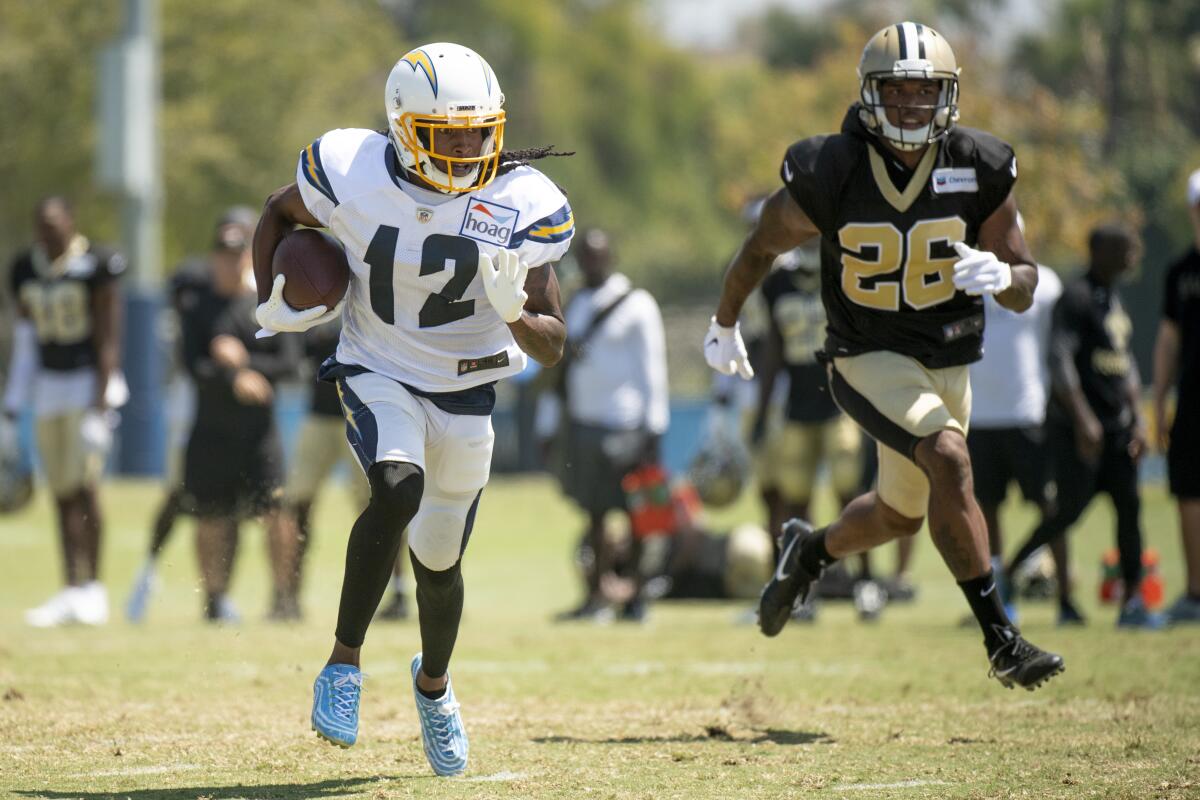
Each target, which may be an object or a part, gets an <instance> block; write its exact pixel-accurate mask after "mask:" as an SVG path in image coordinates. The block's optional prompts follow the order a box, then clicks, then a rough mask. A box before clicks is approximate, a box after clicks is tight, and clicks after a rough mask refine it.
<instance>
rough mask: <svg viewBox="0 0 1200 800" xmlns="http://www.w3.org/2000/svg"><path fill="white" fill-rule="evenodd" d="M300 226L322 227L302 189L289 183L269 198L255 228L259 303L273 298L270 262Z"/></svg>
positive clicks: (254, 251)
mask: <svg viewBox="0 0 1200 800" xmlns="http://www.w3.org/2000/svg"><path fill="white" fill-rule="evenodd" d="M297 225H305V226H307V227H309V228H320V227H322V226H321V223H320V222H319V221H318V220H317V218H316V217H314V216H313V215H312V212H311V211H309V210H308V207H307V206H305V205H304V198H303V197H301V196H300V187H299V186H297V185H296V184H295V183H289V184H288V185H287V186H284V187H283V188H281V189H277V190H275V191H274V192H273V193H272V194H271V196H270V197H268V198H267V203H266V205H265V206H264V207H263V213H262V216H261V217H259V219H258V227H257V228H255V229H254V247H253V253H254V282H255V284H256V285H257V286H258V302H259V303H264V302H266V300H267V298H268V297H270V295H271V280H272V279H271V259H272V258H274V256H275V248H276V247H278V246H279V242H280V241H281V240H282V239H283V237H284V236H287V235H288V233H290V232H291V230H292V229H293V228H294V227H295V226H297Z"/></svg>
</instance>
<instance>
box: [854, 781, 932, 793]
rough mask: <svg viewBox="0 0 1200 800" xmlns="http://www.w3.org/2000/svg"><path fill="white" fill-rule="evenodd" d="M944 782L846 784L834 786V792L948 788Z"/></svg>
mask: <svg viewBox="0 0 1200 800" xmlns="http://www.w3.org/2000/svg"><path fill="white" fill-rule="evenodd" d="M948 785H949V784H948V783H947V782H946V781H920V780H912V781H897V782H896V783H847V784H845V785H844V786H834V787H833V790H834V791H835V792H862V791H867V790H870V789H912V788H915V787H917V786H948Z"/></svg>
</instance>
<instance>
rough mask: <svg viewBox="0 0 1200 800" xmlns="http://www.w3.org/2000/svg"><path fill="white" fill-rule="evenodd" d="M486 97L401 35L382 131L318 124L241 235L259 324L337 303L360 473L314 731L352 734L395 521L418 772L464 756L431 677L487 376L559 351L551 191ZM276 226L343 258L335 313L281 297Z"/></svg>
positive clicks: (444, 47)
mask: <svg viewBox="0 0 1200 800" xmlns="http://www.w3.org/2000/svg"><path fill="white" fill-rule="evenodd" d="M503 102H504V95H503V94H501V92H500V85H499V82H498V80H497V78H496V75H495V73H494V72H493V71H492V69H491V67H490V66H488V64H487V62H486V61H484V60H483V59H482V58H481V57H480V56H479V55H478V54H477V53H475V52H473V51H471V50H469V49H467V48H465V47H461V46H459V45H455V44H447V43H437V44H429V45H425V46H423V47H418V48H416V49H414V50H412V51H411V52H409V53H408V54H406V55H405V56H404V57H403V58H401V59H400V60H399V61H398V62H397V63H396V65H395V66H394V67H393V68H392V71H391V74H390V75H389V77H388V81H387V87H386V89H385V93H384V103H385V106H386V111H387V119H388V130H387V132H386V134H382V133H376V132H373V131H368V130H357V129H341V130H334V131H330V132H329V133H327V134H325V135H324V136H322V137H321V138H319V139H317V140H316V141H315V142H313V143H312V144H311V145H309V146H308V147H306V148H305V149H304V151H303V152H302V153H301V155H300V163H299V165H298V167H297V174H296V182H295V183H293V184H290V185H288V186H286V187H284V188H282V189H280V190H278V191H277V192H275V193H274V194H273V195H272V196H271V197H270V199H269V200H268V201H267V204H266V208H265V210H264V213H263V216H262V218H261V221H260V222H259V226H258V230H257V232H256V233H255V237H254V271H255V277H256V278H257V281H258V287H259V301H260V305H259V307H258V311H257V319H258V321H259V324H260V325H261V326H262V327H263V329H264V331H265V333H267V334H269V333H270V332H272V331H300V330H304V329H307V328H309V327H311V326H313V325H317V324H320V323H321V322H323V321H326V320H328V319H332V318H334V317H336V316H337V315H339V314H341V316H342V323H343V329H342V336H341V341H340V342H339V344H338V349H337V354H336V355H335V357H334V358H333V359H330V360H329V361H328V362H326V364H325V366H324V367H323V369H322V377H323V378H325V379H327V380H333V381H336V383H337V387H338V392H339V395H340V396H341V400H342V405H343V407H344V411H345V415H346V422H347V438H348V439H349V441H350V444H351V446H352V448H353V449H354V452H355V454H356V455H357V457H358V459H359V461H360V463H361V465H362V467H363V470H364V471H365V472H366V474H367V478H368V481H369V483H370V486H371V499H370V502H369V504H368V505H367V508H366V509H365V510H364V511H363V513H362V515H361V516H360V517H359V518H358V520H357V521H356V522H355V523H354V527H353V529H352V530H351V532H350V541H349V544H348V547H347V553H346V571H345V577H344V580H343V584H342V597H341V605H340V607H339V611H338V623H337V630H336V640H335V642H334V647H333V653H332V654H331V655H330V657H329V662H328V664H327V665H326V667H325V668H324V670H322V672H321V674H320V675H319V676H318V677H317V680H316V684H315V685H314V688H313V693H314V699H313V714H312V724H313V728H314V730H316V731H317V733H318V735H320V736H321V737H323V738H325V739H328V740H329V741H331V742H332V743H334V744H337V745H340V746H343V747H348V746H350V745H352V744H354V742H355V739H356V738H357V733H358V700H359V694H360V690H361V686H362V673H361V672H360V670H359V652H360V648H361V646H362V643H363V639H364V636H365V634H366V630H367V626H368V624H369V623H370V620H371V616H372V614H374V612H375V609H376V607H377V606H378V604H379V601H380V598H381V597H382V595H383V592H384V590H385V589H386V587H387V583H388V578H389V575H390V574H391V567H392V562H393V561H394V560H395V556H396V551H397V548H398V547H399V544H400V535H401V532H402V531H403V530H404V528H405V526H406V525H407V526H408V531H409V548H410V550H411V561H412V566H413V574H414V578H415V580H416V586H417V590H416V597H417V606H418V609H419V617H420V628H421V642H422V646H423V650H422V653H418V654H417V655H416V656H415V657H414V658H413V660H412V664H411V672H412V677H413V690H414V695H415V698H416V704H417V711H418V715H419V717H420V721H421V733H422V739H423V742H424V747H425V754H426V756H427V758H428V759H429V763H430V765H431V766H432V767H433V770H434V772H435V773H437V774H438V775H455V774H459V773H461V772H462V771H463V770H465V769H466V765H467V736H466V733H465V731H464V729H463V725H462V718H461V715H460V713H459V710H458V708H459V706H458V702H457V701H456V699H455V696H454V691H453V689H452V688H451V685H450V679H449V675H448V672H447V668H448V664H449V660H450V654H451V651H452V650H453V647H454V640H455V637H456V636H457V633H458V625H459V620H460V617H461V615H462V603H463V584H462V574H461V572H460V568H459V565H460V559H461V557H462V554H463V551H464V549H465V547H466V544H467V539H468V537H469V535H470V533H471V526H472V524H473V522H474V519H475V511H476V508H477V507H478V504H479V497H480V493H481V492H482V490H483V487H484V485H485V484H486V483H487V479H488V474H489V471H490V467H491V455H492V441H493V434H492V426H491V417H490V414H491V410H492V407H493V405H494V402H495V391H494V389H493V384H494V383H495V382H496V381H497V380H498V379H500V378H504V377H507V376H509V375H513V374H515V373H518V372H520V371H521V370H522V369H523V368H524V367H525V364H526V354H528V355H530V356H533V358H534V359H535V360H537V361H538V362H539V363H541V364H543V365H547V366H549V365H552V364H554V363H556V362H557V361H558V360H559V358H560V356H561V354H562V349H563V344H564V340H565V338H566V329H565V326H564V324H563V316H562V310H561V307H560V306H561V303H560V300H559V289H558V281H557V278H556V277H555V275H554V270H553V269H552V267H551V264H552V262H554V261H557V260H558V259H559V258H561V257H562V255H563V254H564V253H565V252H566V250H567V247H568V246H569V243H570V239H571V236H572V234H573V232H574V220H573V218H572V214H571V208H570V206H569V205H568V203H567V201H566V198H565V197H564V196H563V193H562V192H561V191H560V190H559V189H558V188H557V187H556V186H555V185H554V183H552V182H551V181H550V180H549V179H548V178H546V177H545V176H544V175H542V173H540V172H538V171H537V170H536V169H534V168H532V167H530V166H528V165H527V164H525V163H524V160H527V159H529V158H535V157H540V156H542V155H547V154H549V148H544V149H539V150H536V151H527V152H523V153H505V152H503V151H502V146H503V139H504V122H505V118H504V110H503ZM293 224H300V225H307V226H310V227H319V226H325V227H328V228H329V229H330V230H331V231H332V232H333V234H334V235H335V236H336V237H337V238H338V239H339V240H341V242H342V244H343V246H344V247H345V250H346V256H347V258H348V260H349V262H350V268H351V272H352V276H351V280H350V287H349V289H348V290H347V292H346V297H345V299H344V300H343V301H342V302H341V303H339V304H338V307H337V308H333V309H326V308H325V307H323V306H317V307H316V308H312V309H307V310H304V311H297V310H296V309H293V308H291V307H289V306H288V305H287V304H286V303H285V302H284V301H283V297H282V291H283V284H284V279H283V277H282V276H277V277H275V278H274V281H273V282H272V277H271V259H272V256H273V255H274V252H275V248H276V246H277V245H278V243H279V241H280V240H281V239H282V238H283V236H284V235H286V234H287V232H288V231H289V230H291V228H292V226H293Z"/></svg>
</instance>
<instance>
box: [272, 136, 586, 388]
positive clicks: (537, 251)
mask: <svg viewBox="0 0 1200 800" xmlns="http://www.w3.org/2000/svg"><path fill="white" fill-rule="evenodd" d="M400 170H401V167H400V166H399V163H398V161H397V159H396V157H395V153H394V151H393V150H392V147H391V143H390V142H389V140H388V138H387V137H386V136H385V135H383V134H380V133H376V132H374V131H369V130H362V129H356V128H343V129H339V130H333V131H330V132H329V133H326V134H325V135H324V136H322V137H321V138H319V139H317V140H316V141H315V142H313V143H312V144H311V145H309V146H308V147H306V148H305V149H304V150H303V152H301V154H300V163H299V165H298V166H297V170H296V183H297V184H298V185H299V187H300V193H301V196H302V197H303V198H304V204H305V205H306V206H307V207H308V210H309V211H310V212H312V215H313V216H314V217H316V218H317V219H318V220H320V222H321V223H322V224H323V225H325V226H326V227H327V228H329V230H330V231H331V232H332V233H333V235H334V236H336V237H337V238H338V239H339V240H340V241H341V243H342V245H343V246H344V247H345V250H346V257H347V260H348V261H349V262H350V270H351V276H350V287H349V289H347V297H346V305H345V307H344V309H343V312H342V338H341V342H340V343H339V344H338V349H337V360H338V362H339V363H342V364H347V365H357V366H360V367H364V368H366V369H368V370H370V371H371V372H375V373H378V374H380V375H384V376H386V377H388V378H391V379H393V380H396V381H400V382H402V383H405V384H408V385H409V386H412V387H413V388H415V389H418V390H421V391H424V392H453V391H458V390H462V389H469V388H471V387H473V386H479V385H481V384H484V383H489V382H491V381H495V380H498V379H500V378H504V377H507V376H509V375H513V374H515V373H518V372H520V371H521V370H522V369H524V368H525V363H526V357H525V353H524V352H523V351H522V350H521V349H520V348H519V347H517V344H516V342H515V341H514V340H513V337H512V334H511V333H510V332H509V330H508V326H507V325H506V324H505V322H504V320H502V319H501V318H500V316H499V315H498V314H497V313H496V311H495V310H494V309H493V308H492V305H491V303H489V302H488V299H487V294H486V293H485V292H484V289H483V282H482V280H481V279H480V277H479V263H478V262H479V254H480V253H487V254H488V255H490V256H492V257H493V258H494V257H495V254H496V253H497V251H499V250H500V249H501V248H508V249H512V250H516V251H517V252H518V253H520V255H521V259H522V260H523V261H525V262H526V263H527V264H529V266H530V267H531V268H533V267H539V266H541V265H543V264H548V263H550V262H553V261H557V260H558V259H559V258H562V256H563V254H564V253H566V251H567V248H568V247H569V246H570V241H571V237H572V236H573V235H574V233H575V221H574V218H573V216H572V214H571V207H570V205H569V204H568V203H567V199H566V197H564V196H563V193H562V192H561V191H559V189H558V187H556V186H555V185H554V183H553V182H552V181H551V180H550V179H549V178H547V177H546V176H545V175H543V174H542V173H540V172H538V171H537V170H536V169H534V168H532V167H529V166H520V167H517V168H516V169H513V170H512V171H511V172H508V173H506V174H504V175H500V176H499V177H497V178H496V179H495V180H494V181H492V182H491V183H490V184H489V185H487V186H486V187H484V188H483V189H481V190H479V191H476V192H469V193H463V194H461V195H457V196H455V195H444V196H443V195H439V194H436V193H426V192H412V191H411V184H407V183H403V185H404V186H405V187H406V188H408V189H409V191H405V189H402V188H401V185H402V182H403V181H404V179H403V178H402V177H400ZM421 197H428V198H429V199H430V200H431V202H422V200H421V199H419V198H421Z"/></svg>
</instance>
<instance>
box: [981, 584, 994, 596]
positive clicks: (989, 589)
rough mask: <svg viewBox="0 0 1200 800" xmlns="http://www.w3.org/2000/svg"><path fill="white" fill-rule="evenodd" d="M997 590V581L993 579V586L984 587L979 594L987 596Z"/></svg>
mask: <svg viewBox="0 0 1200 800" xmlns="http://www.w3.org/2000/svg"><path fill="white" fill-rule="evenodd" d="M995 590H996V582H995V581H992V585H991V586H989V587H987V588H986V589H984V590H983V591H981V592H980V593H979V596H980V597H987V596H988V595H989V594H991V593H992V592H994V591H995Z"/></svg>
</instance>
